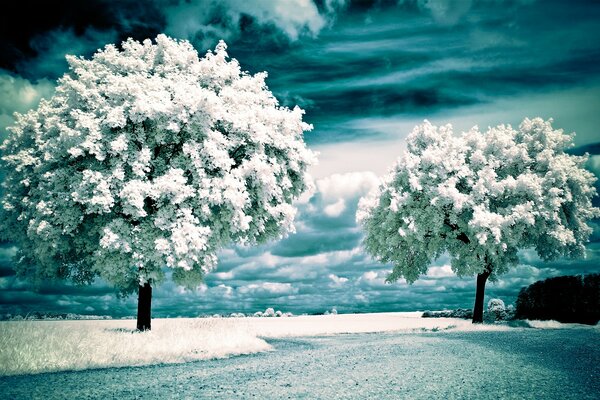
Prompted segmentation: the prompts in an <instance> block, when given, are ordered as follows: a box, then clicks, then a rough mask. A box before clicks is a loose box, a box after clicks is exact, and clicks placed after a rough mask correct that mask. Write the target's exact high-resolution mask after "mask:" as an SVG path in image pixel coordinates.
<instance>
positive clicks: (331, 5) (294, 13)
mask: <svg viewBox="0 0 600 400" xmlns="http://www.w3.org/2000/svg"><path fill="white" fill-rule="evenodd" d="M342 5H343V2H339V1H327V2H326V3H325V7H324V8H323V12H319V9H318V8H317V6H316V5H315V3H314V2H312V1H311V0H288V1H285V2H268V1H257V2H249V1H246V0H223V1H216V0H213V1H199V0H192V1H188V2H177V3H175V4H173V5H170V6H167V7H164V12H165V16H166V28H165V32H166V33H167V34H169V35H173V36H175V37H179V38H186V39H189V40H191V41H193V42H194V43H196V44H198V45H199V46H200V47H201V49H205V48H211V47H212V46H214V44H215V43H216V41H218V40H220V39H225V40H235V39H237V38H239V37H240V36H241V35H242V33H243V30H244V29H246V27H247V25H248V24H252V23H254V24H256V25H258V26H262V27H275V28H276V29H277V31H279V32H282V33H283V34H284V35H285V36H286V37H287V38H288V39H289V40H291V41H296V40H298V38H300V37H301V36H304V35H308V36H315V35H317V34H318V33H319V32H320V31H321V30H322V29H323V28H324V27H325V26H326V25H327V24H328V23H329V21H330V20H331V19H332V18H333V17H334V15H335V13H336V12H337V11H338V10H339V9H340V8H341V6H342Z"/></svg>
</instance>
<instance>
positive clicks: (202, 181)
mask: <svg viewBox="0 0 600 400" xmlns="http://www.w3.org/2000/svg"><path fill="white" fill-rule="evenodd" d="M67 61H68V62H69V72H68V73H67V74H65V75H64V76H63V77H62V78H61V79H60V80H59V81H58V85H57V88H56V93H55V94H54V96H53V97H52V98H51V99H49V100H42V102H41V103H40V105H39V107H38V108H37V109H35V110H31V111H30V112H28V113H27V114H25V115H18V116H17V121H16V124H15V125H14V126H13V127H11V128H9V130H10V132H11V135H10V136H9V138H8V139H7V140H6V142H5V143H4V144H3V146H2V150H3V152H4V154H3V157H2V161H3V167H4V169H5V174H6V175H5V176H6V178H5V181H4V182H3V188H4V198H3V200H2V209H1V217H2V225H1V233H2V237H3V239H5V240H10V241H13V242H15V243H17V244H18V246H19V248H20V251H19V254H18V256H17V260H20V262H19V263H18V264H17V266H16V268H17V272H18V273H19V274H21V275H27V276H34V277H37V278H38V279H42V280H46V279H54V278H71V279H74V280H76V281H79V282H89V281H91V280H92V279H93V278H94V277H95V276H100V277H102V278H103V279H104V280H106V281H107V282H109V283H111V284H113V285H114V286H116V287H117V288H118V289H119V290H121V291H122V292H124V293H130V292H134V291H135V290H138V292H139V301H138V328H139V329H142V330H144V329H149V328H150V304H151V303H150V301H151V295H152V289H151V285H154V284H158V283H160V282H161V281H162V280H164V278H165V273H164V267H168V268H171V269H172V277H173V279H174V280H175V281H176V282H177V283H178V284H181V285H185V286H188V287H195V286H197V285H198V284H199V283H200V282H201V281H202V279H203V277H204V275H205V274H206V273H208V272H209V271H211V270H212V269H213V268H214V267H215V266H216V263H217V258H216V252H217V251H218V250H219V249H220V248H222V247H223V246H227V245H229V244H230V243H246V244H254V243H260V242H264V241H266V240H269V239H272V238H278V237H281V236H282V235H285V234H286V233H287V232H290V231H292V230H293V224H292V222H293V219H294V215H295V211H296V210H295V208H294V207H293V206H292V201H293V199H294V198H296V197H297V196H299V195H300V193H302V192H303V191H304V189H305V186H306V182H307V181H306V169H307V167H308V165H310V164H311V163H312V162H313V160H314V154H313V153H312V152H311V151H310V150H308V149H307V148H306V145H305V143H304V141H303V132H304V131H306V130H309V129H311V126H310V125H308V124H306V123H305V122H303V121H302V115H303V114H304V111H303V110H301V109H300V108H298V107H295V108H294V109H293V110H290V109H288V108H286V107H281V106H280V105H279V104H278V101H277V99H276V98H275V97H274V96H273V94H272V93H271V92H270V91H269V89H268V88H267V86H266V84H265V78H266V74H265V73H258V74H256V75H250V74H248V73H246V72H243V71H242V70H241V68H240V65H239V64H238V62H237V61H236V60H235V59H233V60H229V59H228V55H227V52H226V45H225V43H224V42H220V43H219V44H218V46H217V47H216V50H215V51H214V52H212V51H209V52H208V53H207V54H206V56H205V57H202V58H199V57H198V53H197V52H196V50H195V49H194V48H193V47H192V45H191V44H190V43H189V42H187V41H178V40H174V39H171V38H168V37H167V36H165V35H159V36H158V37H157V38H156V43H152V41H150V40H145V41H144V42H143V43H139V42H137V41H134V40H131V39H130V40H127V41H126V42H124V43H123V44H122V46H121V49H119V48H117V47H116V46H114V45H108V46H106V47H105V48H104V49H103V50H101V51H99V52H98V53H96V54H95V55H94V56H93V58H92V59H90V60H86V59H83V58H77V57H72V56H69V57H67Z"/></svg>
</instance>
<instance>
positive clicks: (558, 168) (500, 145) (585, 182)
mask: <svg viewBox="0 0 600 400" xmlns="http://www.w3.org/2000/svg"><path fill="white" fill-rule="evenodd" d="M551 122H552V120H549V121H543V120H542V119H540V118H536V119H533V120H530V119H525V120H524V121H523V122H522V123H521V125H520V126H519V129H518V130H515V129H513V128H512V127H511V126H510V125H500V126H497V127H495V128H490V129H488V131H487V132H485V133H480V132H479V130H478V128H477V127H474V128H473V129H471V130H470V131H469V132H466V133H463V134H462V135H460V136H455V135H453V133H452V127H451V126H450V125H446V126H441V127H436V126H433V125H432V124H430V123H429V122H427V121H425V123H423V124H422V125H420V126H417V127H415V129H414V130H413V132H412V133H411V134H410V135H409V136H408V138H407V150H406V152H405V153H404V157H403V158H401V159H400V160H399V161H398V162H397V163H396V165H395V166H394V167H393V168H392V170H391V171H390V173H389V174H388V175H387V177H386V178H385V179H384V180H383V182H382V184H381V185H380V187H379V189H378V191H377V192H375V193H373V194H372V195H371V196H368V197H366V198H363V199H362V200H361V202H360V206H359V210H358V212H357V220H358V221H359V223H360V224H361V225H362V226H363V228H364V230H365V233H366V235H365V239H364V245H365V248H366V250H367V252H368V253H370V254H371V255H373V256H375V257H376V258H378V259H379V260H380V261H381V262H386V263H387V262H389V263H393V264H394V267H393V270H392V272H391V273H390V275H389V276H388V278H387V280H388V281H389V282H393V281H396V280H398V279H399V278H401V277H404V278H405V279H406V280H407V281H408V282H410V283H412V282H414V281H415V280H416V279H417V278H418V277H419V275H420V274H425V273H426V272H427V268H428V266H429V263H430V262H431V261H432V260H434V259H436V258H438V257H440V256H441V255H443V254H448V255H449V256H450V258H451V267H452V270H453V271H454V272H455V273H456V274H457V275H459V276H468V275H473V274H476V275H477V290H476V296H475V306H474V310H473V322H482V320H483V298H484V290H485V284H486V281H487V279H488V278H490V279H496V277H497V276H498V275H500V274H502V273H504V272H506V271H507V270H508V268H509V267H511V266H513V265H515V264H517V262H518V256H517V254H518V251H519V249H527V248H532V249H535V250H536V251H537V253H538V254H539V255H540V257H541V258H542V259H544V260H552V259H556V258H558V257H563V256H565V257H580V256H584V255H585V247H584V244H585V243H586V242H587V240H588V237H589V235H590V234H591V232H592V229H591V228H590V227H589V226H588V225H587V224H586V221H587V220H589V219H590V218H594V217H598V216H600V210H599V209H598V208H595V207H593V206H592V203H591V200H592V197H593V196H594V195H595V194H596V190H595V188H594V186H593V184H594V182H595V180H596V178H595V177H594V175H593V174H592V173H591V172H589V171H586V170H585V169H584V168H583V165H584V163H585V161H586V159H587V156H584V157H577V156H572V155H569V154H567V153H565V149H566V148H568V147H569V146H571V140H572V135H565V134H563V132H562V130H554V129H553V128H552V126H551Z"/></svg>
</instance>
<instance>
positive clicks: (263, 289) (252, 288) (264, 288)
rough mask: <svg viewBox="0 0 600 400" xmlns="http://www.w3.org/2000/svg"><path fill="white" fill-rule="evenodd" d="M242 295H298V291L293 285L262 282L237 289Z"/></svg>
mask: <svg viewBox="0 0 600 400" xmlns="http://www.w3.org/2000/svg"><path fill="white" fill-rule="evenodd" d="M237 291H238V292H239V293H242V294H252V295H260V294H277V295H285V294H293V293H297V292H298V289H297V288H294V287H293V286H292V284H291V283H280V282H262V283H251V284H249V285H246V286H241V287H239V288H238V289H237Z"/></svg>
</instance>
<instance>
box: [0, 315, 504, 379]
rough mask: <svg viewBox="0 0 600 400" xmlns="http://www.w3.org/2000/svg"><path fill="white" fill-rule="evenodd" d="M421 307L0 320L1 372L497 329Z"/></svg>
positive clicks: (152, 361) (172, 359) (103, 365)
mask: <svg viewBox="0 0 600 400" xmlns="http://www.w3.org/2000/svg"><path fill="white" fill-rule="evenodd" d="M420 316H421V313H381V314H344V315H323V316H300V317H294V318H201V319H195V318H189V319H184V318H182V319H154V320H153V321H152V331H150V332H144V333H138V332H134V330H133V329H134V328H135V321H133V320H109V321H19V322H17V321H9V322H0V374H2V375H15V374H32V373H41V372H52V371H64V370H81V369H88V368H106V367H121V366H135V365H150V364H160V363H180V362H187V361H193V360H202V359H208V358H221V357H227V356H230V355H239V354H251V353H256V352H261V351H267V350H270V349H271V346H270V345H269V344H268V343H267V342H266V341H265V340H264V339H265V338H266V339H269V338H282V337H298V336H318V335H333V334H341V333H368V332H391V331H402V332H439V331H445V330H449V329H451V330H461V331H464V330H498V329H510V328H507V327H506V326H495V325H472V324H471V322H470V321H466V320H461V319H454V318H420Z"/></svg>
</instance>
